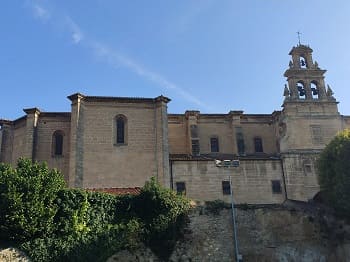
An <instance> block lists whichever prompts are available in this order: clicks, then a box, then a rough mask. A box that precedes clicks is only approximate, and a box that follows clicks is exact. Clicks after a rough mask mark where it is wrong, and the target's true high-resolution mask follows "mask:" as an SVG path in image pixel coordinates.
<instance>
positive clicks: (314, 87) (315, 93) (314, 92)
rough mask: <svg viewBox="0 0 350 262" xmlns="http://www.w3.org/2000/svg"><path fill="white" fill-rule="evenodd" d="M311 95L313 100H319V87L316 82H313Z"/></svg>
mask: <svg viewBox="0 0 350 262" xmlns="http://www.w3.org/2000/svg"><path fill="white" fill-rule="evenodd" d="M311 95H312V98H313V99H318V87H317V83H316V82H311Z"/></svg>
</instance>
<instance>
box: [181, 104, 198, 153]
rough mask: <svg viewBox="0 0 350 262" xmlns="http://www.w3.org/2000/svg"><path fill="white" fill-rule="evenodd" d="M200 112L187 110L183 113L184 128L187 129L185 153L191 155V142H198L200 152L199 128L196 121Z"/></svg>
mask: <svg viewBox="0 0 350 262" xmlns="http://www.w3.org/2000/svg"><path fill="white" fill-rule="evenodd" d="M199 115H200V112H199V111H196V110H188V111H186V112H185V118H186V127H187V145H188V147H187V152H188V154H190V155H192V152H193V151H192V140H198V143H199V152H200V141H199V132H200V131H199V128H198V119H199ZM192 126H195V127H196V130H191V128H192Z"/></svg>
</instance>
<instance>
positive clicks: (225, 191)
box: [222, 181, 231, 195]
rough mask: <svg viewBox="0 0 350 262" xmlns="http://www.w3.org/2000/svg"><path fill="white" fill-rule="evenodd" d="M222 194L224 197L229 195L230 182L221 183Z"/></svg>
mask: <svg viewBox="0 0 350 262" xmlns="http://www.w3.org/2000/svg"><path fill="white" fill-rule="evenodd" d="M222 194H224V195H230V194H231V187H230V181H222Z"/></svg>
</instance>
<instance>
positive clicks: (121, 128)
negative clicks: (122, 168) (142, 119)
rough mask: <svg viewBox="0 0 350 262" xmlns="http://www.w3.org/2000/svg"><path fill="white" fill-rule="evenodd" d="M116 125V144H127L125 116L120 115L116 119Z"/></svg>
mask: <svg viewBox="0 0 350 262" xmlns="http://www.w3.org/2000/svg"><path fill="white" fill-rule="evenodd" d="M115 119H116V120H115V125H116V138H115V141H116V144H117V145H124V144H126V143H127V119H126V117H125V116H123V115H119V116H117V117H116V118H115Z"/></svg>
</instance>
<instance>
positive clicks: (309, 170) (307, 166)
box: [303, 159, 312, 176]
mask: <svg viewBox="0 0 350 262" xmlns="http://www.w3.org/2000/svg"><path fill="white" fill-rule="evenodd" d="M303 167H304V175H305V176H307V175H308V174H311V173H312V166H311V160H310V159H305V160H304V161H303Z"/></svg>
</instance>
